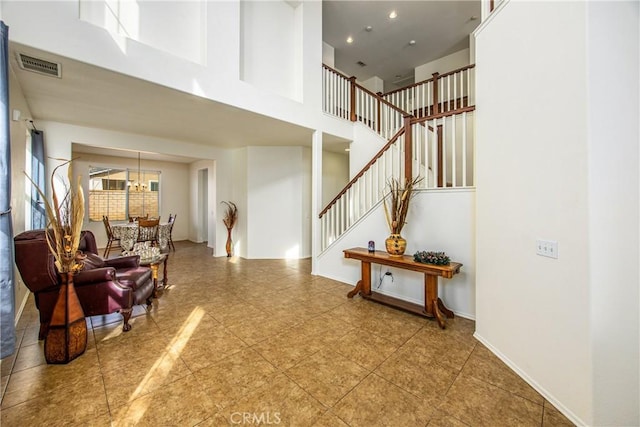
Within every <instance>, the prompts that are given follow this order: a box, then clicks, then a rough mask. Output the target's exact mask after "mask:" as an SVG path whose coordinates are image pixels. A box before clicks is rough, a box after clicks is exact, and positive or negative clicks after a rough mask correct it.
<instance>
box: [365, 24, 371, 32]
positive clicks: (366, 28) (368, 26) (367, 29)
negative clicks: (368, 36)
mask: <svg viewBox="0 0 640 427" xmlns="http://www.w3.org/2000/svg"><path fill="white" fill-rule="evenodd" d="M364 29H365V30H366V31H371V30H373V27H372V26H371V25H367V26H366V27H364Z"/></svg>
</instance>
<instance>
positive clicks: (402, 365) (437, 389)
mask: <svg viewBox="0 0 640 427" xmlns="http://www.w3.org/2000/svg"><path fill="white" fill-rule="evenodd" d="M374 372H375V373H376V374H378V375H379V376H381V377H382V378H384V379H386V380H387V381H389V382H391V383H393V384H395V385H397V386H398V387H400V388H402V389H403V390H405V391H408V392H409V393H411V394H413V395H414V396H416V397H419V398H420V399H422V400H424V401H425V402H429V403H430V404H431V405H433V406H437V404H438V403H439V401H440V399H441V398H442V396H443V395H444V394H445V393H446V392H447V390H449V387H451V384H453V382H454V381H455V379H456V377H457V376H458V373H459V372H458V371H455V370H453V369H451V368H447V367H445V366H442V365H440V364H438V363H437V361H436V360H433V359H432V358H430V357H428V356H427V355H425V354H424V353H422V352H416V351H412V350H407V349H400V350H398V351H397V352H395V353H394V354H393V355H391V356H390V357H389V358H388V359H387V360H385V361H384V362H383V363H382V364H381V365H380V366H379V367H378V368H377V369H376V370H375V371H374Z"/></svg>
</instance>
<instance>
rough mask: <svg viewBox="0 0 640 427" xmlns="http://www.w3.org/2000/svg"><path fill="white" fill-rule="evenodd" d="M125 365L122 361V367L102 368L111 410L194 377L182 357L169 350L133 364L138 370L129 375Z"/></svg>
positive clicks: (132, 370) (155, 353)
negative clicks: (124, 370) (176, 382)
mask: <svg viewBox="0 0 640 427" xmlns="http://www.w3.org/2000/svg"><path fill="white" fill-rule="evenodd" d="M125 360H126V359H125ZM122 363H123V359H120V361H119V366H118V365H117V364H116V363H113V364H109V368H106V367H104V368H103V369H102V378H103V380H104V387H105V391H106V394H107V401H108V402H109V407H110V408H112V409H114V408H118V407H120V406H123V405H126V404H128V403H130V402H131V401H133V400H135V399H137V398H139V397H141V396H144V395H146V394H148V393H151V392H154V391H156V390H162V389H164V388H165V387H169V384H170V383H173V382H175V381H177V380H179V379H181V378H184V377H186V376H187V375H190V374H191V371H190V370H189V369H188V368H187V365H186V364H185V363H184V362H183V361H182V359H181V358H180V357H179V355H177V354H176V353H175V352H171V351H168V350H165V351H162V350H158V351H155V352H153V353H150V354H149V357H148V358H146V359H138V360H136V361H135V362H131V363H132V364H133V366H135V369H127V373H126V374H124V373H123V369H122ZM101 364H102V360H101Z"/></svg>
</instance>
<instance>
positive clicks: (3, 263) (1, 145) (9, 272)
mask: <svg viewBox="0 0 640 427" xmlns="http://www.w3.org/2000/svg"><path fill="white" fill-rule="evenodd" d="M8 50H9V27H7V26H6V25H5V23H4V22H2V21H0V357H6V356H9V355H11V354H13V352H14V351H15V346H16V328H15V295H14V283H15V282H14V279H15V278H14V269H13V224H12V222H11V206H10V203H11V140H10V138H9V123H10V122H9V63H8Z"/></svg>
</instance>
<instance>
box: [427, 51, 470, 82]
mask: <svg viewBox="0 0 640 427" xmlns="http://www.w3.org/2000/svg"><path fill="white" fill-rule="evenodd" d="M469 55H470V52H469V49H468V48H467V49H462V50H459V51H457V52H454V53H452V54H451V55H447V56H443V57H442V58H439V59H436V60H435V61H431V62H427V63H426V64H422V65H419V66H417V67H416V68H415V82H416V83H417V82H421V81H424V80H428V79H430V78H431V77H433V73H440V74H443V73H446V72H447V71H453V70H456V69H458V68H461V67H464V66H465V65H469V64H471V61H470V58H469Z"/></svg>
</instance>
